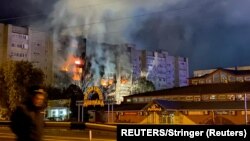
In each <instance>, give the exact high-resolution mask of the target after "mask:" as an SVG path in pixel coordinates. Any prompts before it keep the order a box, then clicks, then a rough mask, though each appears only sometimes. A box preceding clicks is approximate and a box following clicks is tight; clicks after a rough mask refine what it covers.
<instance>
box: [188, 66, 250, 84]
mask: <svg viewBox="0 0 250 141" xmlns="http://www.w3.org/2000/svg"><path fill="white" fill-rule="evenodd" d="M234 82H250V70H231V69H222V68H219V69H216V70H214V71H212V72H211V73H207V74H204V75H202V76H197V77H192V78H190V79H189V85H201V84H213V83H234Z"/></svg>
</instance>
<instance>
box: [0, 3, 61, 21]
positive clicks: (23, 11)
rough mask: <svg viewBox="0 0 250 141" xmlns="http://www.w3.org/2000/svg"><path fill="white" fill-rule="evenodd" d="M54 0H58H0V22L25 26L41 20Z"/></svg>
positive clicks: (47, 13)
mask: <svg viewBox="0 0 250 141" xmlns="http://www.w3.org/2000/svg"><path fill="white" fill-rule="evenodd" d="M56 1H58V0H1V4H0V22H1V23H10V24H17V25H23V26H26V25H29V24H30V23H33V22H34V21H36V22H39V21H43V20H44V19H46V18H47V16H48V15H49V13H50V12H51V11H52V9H53V6H54V3H55V2H56ZM27 15H29V16H27ZM17 17H18V18H17ZM19 17H20V18H19ZM9 18H10V19H9ZM12 18H13V19H12Z"/></svg>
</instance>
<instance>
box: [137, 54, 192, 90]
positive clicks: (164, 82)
mask: <svg viewBox="0 0 250 141" xmlns="http://www.w3.org/2000/svg"><path fill="white" fill-rule="evenodd" d="M144 52H145V53H143V54H144V55H143V56H142V57H143V58H142V60H145V64H146V65H145V66H144V65H142V70H146V72H145V73H146V77H147V79H148V80H150V81H152V82H153V84H154V85H155V88H156V90H161V89H167V88H173V87H182V86H187V85H188V78H189V71H188V69H189V68H188V59H187V58H184V57H175V56H171V55H169V54H168V52H165V51H153V52H151V51H144ZM143 62H144V61H143ZM143 67H145V69H144V68H143Z"/></svg>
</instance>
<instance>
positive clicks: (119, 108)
mask: <svg viewBox="0 0 250 141" xmlns="http://www.w3.org/2000/svg"><path fill="white" fill-rule="evenodd" d="M146 105H147V103H136V104H134V103H133V104H132V103H131V104H120V105H114V111H132V110H141V109H143V108H144V107H145V106H146ZM107 109H108V107H107V106H106V105H105V107H104V110H105V111H107ZM110 111H111V108H110Z"/></svg>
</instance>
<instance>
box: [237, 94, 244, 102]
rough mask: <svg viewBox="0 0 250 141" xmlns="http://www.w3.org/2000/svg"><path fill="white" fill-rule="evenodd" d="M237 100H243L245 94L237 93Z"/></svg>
mask: <svg viewBox="0 0 250 141" xmlns="http://www.w3.org/2000/svg"><path fill="white" fill-rule="evenodd" d="M236 100H238V101H243V100H244V96H243V95H242V94H237V95H236Z"/></svg>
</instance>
